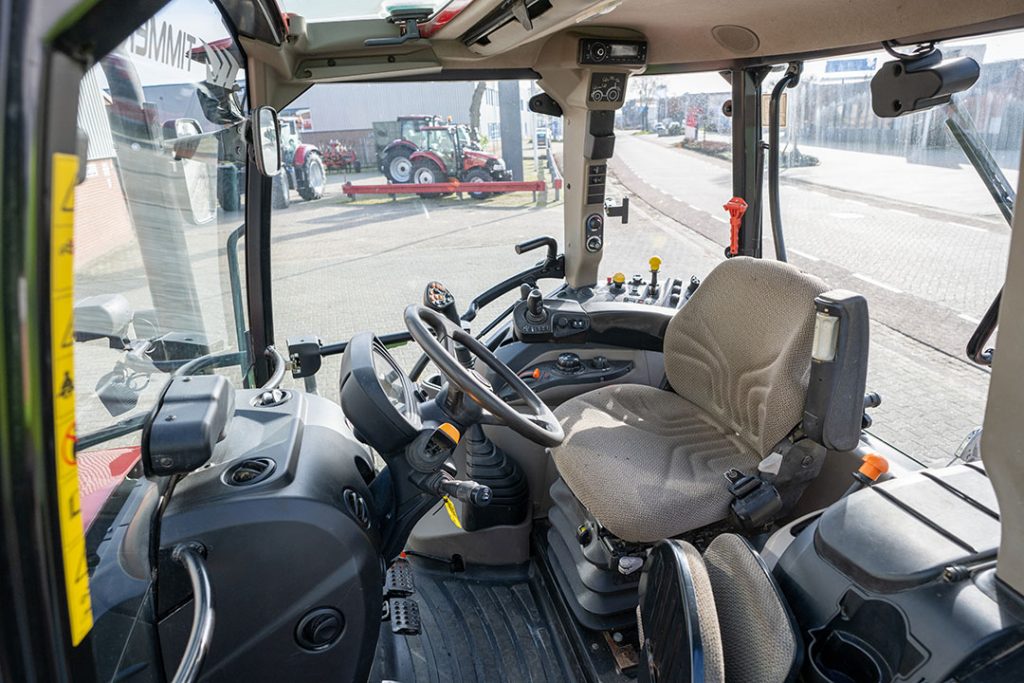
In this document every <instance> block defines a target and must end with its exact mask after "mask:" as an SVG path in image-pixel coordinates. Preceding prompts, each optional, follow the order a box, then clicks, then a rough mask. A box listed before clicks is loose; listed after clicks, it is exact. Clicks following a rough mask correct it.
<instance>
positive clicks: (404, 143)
mask: <svg viewBox="0 0 1024 683" xmlns="http://www.w3.org/2000/svg"><path fill="white" fill-rule="evenodd" d="M399 147H405V148H406V149H408V150H409V153H410V154H414V153H415V152H416V150H418V149H419V147H417V146H416V145H414V144H413V143H411V142H409V141H408V140H406V139H405V138H399V139H398V140H392V141H391V142H389V143H388V145H387V147H385V148H384V149H382V150H381V153H380V156H381V158H382V159H383V158H384V157H386V156H387V155H388V154H389V153H390V152H391V151H392V150H394V149H397V148H399Z"/></svg>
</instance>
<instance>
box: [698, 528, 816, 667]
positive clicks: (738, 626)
mask: <svg viewBox="0 0 1024 683" xmlns="http://www.w3.org/2000/svg"><path fill="white" fill-rule="evenodd" d="M704 566H705V569H706V571H707V574H708V579H709V580H710V582H711V590H712V592H713V593H714V596H715V613H716V614H717V615H718V625H719V628H720V630H721V634H722V635H721V637H722V654H723V658H724V660H725V683H746V682H747V681H764V682H765V683H785V682H787V681H794V680H796V678H797V676H798V675H799V672H800V666H801V665H802V664H803V655H804V653H803V643H802V642H801V640H800V638H799V636H798V630H797V625H796V621H795V620H794V619H793V615H792V613H791V612H790V611H789V607H788V606H787V605H786V601H785V598H784V597H783V595H782V591H781V590H779V586H778V584H776V583H775V579H774V578H773V577H772V575H771V572H770V571H769V570H768V567H767V565H765V563H764V560H762V559H761V557H760V555H758V554H757V553H756V552H754V549H753V548H751V547H750V544H749V543H747V541H746V540H744V539H743V537H741V536H737V535H736V534H722V535H720V536H717V537H715V540H713V541H712V542H711V545H709V546H708V549H707V550H706V551H704Z"/></svg>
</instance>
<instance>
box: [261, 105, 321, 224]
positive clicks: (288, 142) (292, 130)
mask: <svg viewBox="0 0 1024 683" xmlns="http://www.w3.org/2000/svg"><path fill="white" fill-rule="evenodd" d="M280 122H281V152H282V154H283V155H284V159H283V160H284V165H283V169H282V170H283V173H282V175H283V176H284V177H285V181H286V182H279V183H275V185H274V196H273V202H274V208H284V207H287V206H288V204H290V203H291V201H290V197H289V194H290V191H291V190H298V192H299V196H301V197H302V198H303V199H305V200H307V201H309V200H312V199H320V198H321V197H323V196H324V188H325V187H326V186H327V166H326V165H325V164H324V157H323V153H322V152H321V151H320V150H319V149H318V148H317V147H316V145H310V144H307V143H304V142H302V139H301V137H300V136H299V127H300V120H299V118H298V117H295V116H282V117H280Z"/></svg>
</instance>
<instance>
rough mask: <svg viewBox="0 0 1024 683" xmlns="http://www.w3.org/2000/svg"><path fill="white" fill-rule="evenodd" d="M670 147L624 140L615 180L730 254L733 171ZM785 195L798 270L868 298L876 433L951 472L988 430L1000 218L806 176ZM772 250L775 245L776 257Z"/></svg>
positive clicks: (1002, 255) (1003, 236) (1001, 256)
mask: <svg viewBox="0 0 1024 683" xmlns="http://www.w3.org/2000/svg"><path fill="white" fill-rule="evenodd" d="M669 144H670V141H669V142H666V141H665V140H664V139H661V140H659V139H658V138H655V137H651V136H630V135H620V136H619V139H618V140H617V141H616V158H615V159H614V160H613V163H612V169H613V171H614V172H615V173H617V174H618V176H619V178H620V180H621V181H622V182H623V183H624V185H625V186H626V187H628V189H629V190H630V192H632V193H634V195H635V196H636V197H638V198H639V199H641V200H642V201H643V202H644V204H646V206H647V207H649V209H650V210H651V211H653V212H657V213H659V214H661V215H662V216H663V217H664V218H666V219H671V222H672V223H674V224H676V225H677V226H678V228H679V229H681V230H683V231H686V232H689V233H690V234H691V235H692V234H696V235H701V236H704V237H706V238H707V239H709V240H710V241H712V242H713V243H715V244H716V245H722V247H724V245H725V244H726V243H727V241H728V227H727V223H726V220H725V216H726V214H725V212H724V210H722V208H721V205H722V204H723V203H724V200H725V199H727V198H728V197H729V196H731V194H732V185H731V177H730V173H729V170H730V169H729V164H728V163H726V162H724V161H721V160H719V159H714V158H710V157H706V156H702V155H699V154H696V153H694V152H690V151H686V150H680V149H678V148H674V147H671V146H669ZM865 156H870V155H865ZM921 192H922V197H924V196H926V192H927V188H922V189H921ZM781 195H782V206H783V212H784V213H783V216H784V224H785V236H786V244H787V247H788V249H789V251H790V257H791V260H792V261H793V262H794V263H795V264H796V265H798V266H800V267H801V268H804V269H805V270H808V271H810V272H813V273H816V274H818V275H820V276H821V277H823V278H824V279H825V280H826V281H827V282H829V283H830V284H831V285H833V286H836V287H844V288H847V289H852V290H854V291H859V292H861V293H863V294H865V295H866V296H867V297H868V301H869V305H870V306H871V311H872V319H873V321H874V325H873V328H872V333H873V337H872V356H871V360H870V371H869V377H868V385H869V388H870V389H874V390H877V391H879V393H881V394H882V396H883V405H882V406H881V407H880V408H879V409H877V410H876V411H875V412H874V416H875V425H874V427H873V432H874V433H875V434H876V435H877V436H878V437H879V438H882V439H883V440H885V441H888V442H889V443H892V444H894V445H896V446H897V447H898V448H900V449H901V450H904V451H905V452H907V453H908V454H910V455H912V456H913V457H915V458H917V459H919V460H921V461H924V462H927V463H929V464H942V463H945V462H946V461H948V459H949V458H950V457H951V456H952V453H953V451H954V450H955V448H956V446H957V445H958V444H959V443H960V440H961V439H962V438H963V436H964V435H965V434H966V433H967V432H968V431H969V430H970V429H971V428H973V427H974V426H976V425H978V424H980V423H981V421H982V416H983V413H984V403H985V396H986V393H987V388H988V373H987V372H986V371H985V370H982V369H980V368H978V367H977V366H975V365H973V364H971V363H969V362H967V361H966V360H965V358H964V352H963V349H964V346H965V345H966V341H967V339H968V338H969V336H970V334H971V332H972V331H973V329H974V326H975V324H976V322H977V319H978V318H980V317H981V315H982V314H983V313H984V311H985V309H986V308H987V307H988V305H989V302H990V300H991V297H992V296H993V294H994V293H995V292H996V291H998V289H999V286H1000V284H1001V281H1002V277H1003V273H1004V269H1005V263H1006V255H1007V249H1008V243H1009V231H1008V229H1007V228H1006V227H1005V225H1003V224H1001V223H999V222H997V221H995V220H993V219H992V217H991V216H984V217H981V218H978V217H972V216H967V215H962V214H954V213H951V212H949V211H946V210H942V209H940V208H938V207H926V206H921V205H919V204H914V205H911V204H908V203H906V202H896V201H895V200H894V199H893V198H878V197H871V196H869V195H866V194H854V193H850V192H843V191H837V190H835V189H833V188H831V187H828V186H826V185H811V184H808V179H807V178H806V177H805V178H802V179H801V182H788V183H786V182H784V184H783V186H782V188H781ZM765 221H766V223H765V225H766V230H767V229H768V228H767V225H768V224H767V217H766V218H765ZM772 249H773V246H772V245H771V242H770V241H769V242H768V243H767V244H766V245H765V252H766V254H770V253H772Z"/></svg>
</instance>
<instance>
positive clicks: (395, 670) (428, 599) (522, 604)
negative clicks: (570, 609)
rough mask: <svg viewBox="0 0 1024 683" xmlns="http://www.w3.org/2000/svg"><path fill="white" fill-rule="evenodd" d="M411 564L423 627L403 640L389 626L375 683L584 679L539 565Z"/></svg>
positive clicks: (416, 560)
mask: <svg viewBox="0 0 1024 683" xmlns="http://www.w3.org/2000/svg"><path fill="white" fill-rule="evenodd" d="M410 562H411V563H412V565H413V572H414V576H415V582H416V592H415V593H414V594H413V595H412V599H413V600H415V601H416V602H417V603H418V605H419V609H420V616H421V621H422V629H421V631H420V633H419V635H415V636H402V635H395V634H393V633H392V632H391V623H390V622H389V621H385V622H384V623H383V624H382V626H381V637H380V643H379V645H378V648H377V655H376V660H375V662H374V667H373V671H372V673H371V675H370V680H371V681H374V682H380V681H397V682H398V683H420V682H423V683H442V682H449V681H450V682H453V683H457V682H459V681H467V682H469V681H488V682H489V683H490V682H495V683H498V682H506V681H507V682H509V683H513V682H516V683H519V682H529V683H534V682H536V683H541V682H546V681H551V682H555V681H558V682H562V681H583V680H585V678H584V675H583V672H582V670H581V669H580V668H579V665H578V663H577V661H576V659H575V657H574V655H573V651H572V649H571V646H570V644H569V641H568V640H567V638H566V635H565V633H564V632H563V630H562V628H561V626H560V624H559V621H558V617H557V615H556V613H555V609H554V605H553V604H552V603H551V601H550V599H549V597H548V595H547V592H546V590H545V588H544V585H543V584H542V581H541V577H540V575H539V570H538V568H537V567H536V566H535V565H534V564H533V563H531V564H529V565H523V566H519V567H510V568H505V567H498V568H494V567H469V568H467V569H466V570H465V571H461V572H453V571H452V570H451V567H450V565H448V564H447V563H442V562H437V561H433V560H427V559H424V558H420V557H414V558H410Z"/></svg>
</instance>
